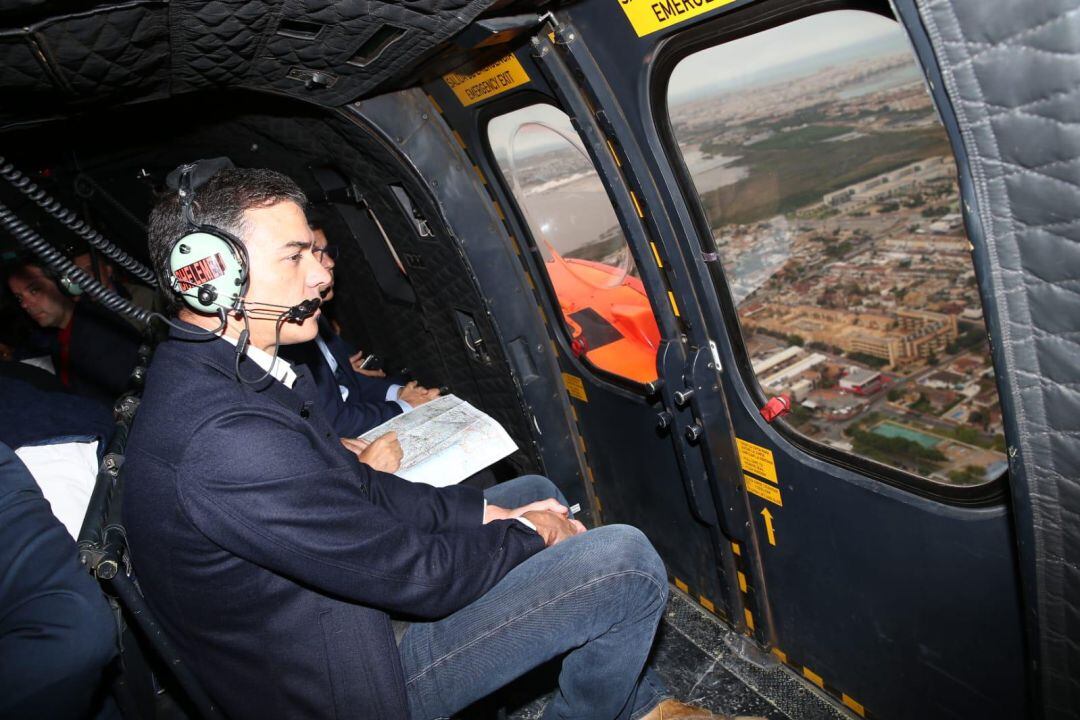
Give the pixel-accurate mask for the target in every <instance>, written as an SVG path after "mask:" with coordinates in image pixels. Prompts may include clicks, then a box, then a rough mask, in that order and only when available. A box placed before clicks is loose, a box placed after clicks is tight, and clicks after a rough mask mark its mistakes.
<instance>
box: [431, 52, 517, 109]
mask: <svg viewBox="0 0 1080 720" xmlns="http://www.w3.org/2000/svg"><path fill="white" fill-rule="evenodd" d="M443 80H444V81H445V82H446V84H447V85H449V86H450V89H451V90H453V91H454V95H456V96H457V99H458V100H460V101H461V104H462V105H464V106H465V107H468V106H469V105H472V104H474V103H478V102H480V101H481V100H487V99H488V98H493V97H495V96H496V95H499V94H501V93H504V92H506V91H507V90H510V89H512V88H516V87H518V86H519V85H524V84H525V83H527V82H529V75H528V73H526V72H525V68H523V67H521V63H520V62H518V59H517V58H516V57H514V55H513V54H510V55H507V56H506V57H503V58H500V59H498V60H496V61H495V62H493V63H491V64H490V65H488V66H487V67H482V68H480V69H479V70H477V71H476V72H472V73H469V74H468V75H460V74H458V73H447V74H446V75H443Z"/></svg>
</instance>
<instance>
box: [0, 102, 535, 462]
mask: <svg viewBox="0 0 1080 720" xmlns="http://www.w3.org/2000/svg"><path fill="white" fill-rule="evenodd" d="M190 105H191V103H190V101H189V102H188V103H187V104H186V106H185V107H179V106H178V105H176V104H173V103H163V104H157V105H150V106H144V107H141V108H137V109H135V110H129V111H127V112H124V113H116V114H111V115H108V116H101V117H95V118H86V119H83V120H81V121H80V122H78V123H68V124H65V125H63V126H49V127H46V128H43V129H41V130H38V131H35V132H34V133H33V134H28V135H25V136H21V137H20V136H12V135H10V134H9V135H7V136H5V137H4V138H3V139H2V140H0V147H3V146H5V145H6V146H7V147H11V148H15V149H16V152H18V153H19V157H18V158H16V159H17V160H19V161H20V162H22V163H24V166H25V167H40V166H43V165H46V164H47V165H48V166H49V167H50V168H51V170H50V173H51V175H50V177H52V178H53V180H54V183H53V184H54V187H52V188H50V191H51V192H53V193H54V194H55V195H56V196H57V197H63V199H64V200H65V202H70V203H71V204H72V205H71V206H72V207H75V208H78V207H80V206H81V205H83V202H82V201H80V200H78V199H77V198H76V197H75V195H74V194H73V190H72V187H71V183H70V182H69V181H68V180H69V179H70V178H71V177H73V176H74V174H75V172H76V169H79V170H82V171H84V172H86V173H87V174H88V175H89V176H91V177H93V178H94V179H95V180H97V181H98V182H99V183H100V184H102V185H105V186H106V187H107V189H108V190H109V191H110V194H112V195H114V196H116V199H117V200H119V201H120V202H121V203H124V204H126V205H127V206H128V207H129V208H130V209H131V210H132V212H134V213H135V214H136V215H137V216H138V217H145V216H146V214H147V212H148V211H149V203H150V202H151V201H152V197H151V194H150V193H149V192H148V191H147V190H146V183H144V182H140V181H136V180H134V178H135V177H136V174H137V172H138V170H139V169H140V168H144V169H146V170H147V171H148V172H149V174H150V176H151V177H152V178H154V179H156V180H157V181H159V182H160V180H161V179H162V178H163V177H164V175H165V174H166V173H167V172H168V170H169V169H171V168H173V167H175V166H176V165H178V164H180V163H181V162H184V161H189V160H192V159H196V158H203V157H213V156H217V155H227V156H229V157H230V158H231V159H232V160H233V162H234V163H236V164H237V165H238V166H244V167H270V168H274V169H277V170H280V171H282V172H284V173H286V174H288V175H290V176H291V177H293V178H294V179H296V180H297V182H298V183H300V185H301V186H302V187H303V188H304V189H305V191H307V192H308V194H309V196H310V197H312V198H313V199H316V198H319V197H320V196H321V190H320V188H319V186H318V185H317V183H316V182H315V178H314V175H313V173H312V171H311V168H313V167H324V166H330V167H334V168H336V169H337V170H338V171H339V172H341V173H342V174H343V175H345V176H347V177H348V179H349V180H350V181H351V182H352V183H354V184H355V185H356V186H357V188H358V189H359V191H360V193H361V194H362V195H363V197H364V200H365V201H366V202H367V203H369V204H370V206H371V207H372V209H373V211H374V212H375V214H376V215H377V216H378V218H379V220H380V222H381V223H382V225H383V228H384V229H385V231H386V233H387V235H388V236H389V237H390V238H391V240H392V242H393V243H394V245H395V248H396V250H397V251H398V253H399V255H400V256H401V257H402V258H403V259H405V258H408V260H406V264H407V271H408V277H409V280H410V282H411V284H412V286H413V289H414V290H415V293H416V297H417V302H416V304H415V305H414V306H412V307H408V306H403V305H401V304H399V303H395V302H392V301H391V300H390V299H388V298H387V297H385V296H384V295H383V294H382V293H381V292H380V291H379V289H378V285H377V283H376V282H375V279H374V276H373V273H372V269H371V267H370V265H368V263H367V262H366V261H365V259H364V257H363V255H362V254H361V253H360V252H359V250H358V248H357V246H356V244H355V242H353V241H352V240H351V239H350V238H346V237H344V234H345V228H344V225H343V224H339V223H337V222H332V223H331V227H330V228H329V230H330V233H331V234H332V235H333V234H337V233H341V234H342V237H337V238H333V237H332V238H331V239H332V240H336V241H337V243H338V244H339V245H340V246H341V257H340V258H339V260H338V270H337V282H336V290H335V300H334V305H336V307H335V308H334V313H333V314H334V316H335V317H336V318H337V319H338V320H339V322H340V323H341V326H342V334H343V335H344V336H345V337H346V339H349V340H351V341H353V342H354V343H356V344H357V345H359V346H360V347H362V348H363V349H364V350H365V351H373V352H375V353H377V354H378V355H380V356H381V357H383V358H385V359H386V361H387V363H388V365H389V366H390V367H391V368H400V367H408V368H409V370H411V371H412V373H413V374H414V376H415V377H416V378H417V379H418V380H419V381H420V382H421V383H423V384H425V385H428V386H434V387H440V386H444V387H447V388H448V389H449V390H450V391H451V392H453V393H455V394H456V395H458V396H460V397H462V398H464V399H465V400H468V401H469V402H471V403H473V404H474V405H476V406H477V407H480V408H481V409H483V410H484V411H486V412H488V413H489V414H491V415H492V416H493V417H495V419H497V420H498V421H499V422H500V423H502V425H503V426H504V427H505V428H506V430H507V432H508V433H509V434H510V435H511V437H513V438H514V440H515V441H516V442H517V443H518V445H519V447H521V448H522V450H520V451H518V452H517V453H515V454H514V455H513V456H511V458H509V461H508V466H507V467H504V468H502V471H503V472H502V473H500V474H503V475H509V474H510V473H523V472H537V471H541V470H542V468H541V463H540V460H539V456H538V454H537V453H536V451H535V449H534V445H533V440H532V432H531V430H530V426H529V424H528V420H527V416H526V415H525V413H524V410H523V407H524V406H523V401H522V398H521V396H520V393H519V391H518V389H517V386H516V385H515V384H514V381H513V379H512V377H511V373H510V368H509V365H508V363H507V360H506V357H505V355H504V354H503V349H502V348H501V347H499V344H498V341H497V336H496V334H495V331H494V328H493V327H492V325H491V320H490V318H489V316H488V312H487V308H486V306H485V302H484V300H483V297H482V295H481V293H480V290H479V288H478V287H477V286H476V283H475V280H474V277H473V275H472V272H471V271H470V269H469V267H468V263H467V262H466V260H465V258H464V256H463V254H462V253H461V251H460V249H459V248H458V247H457V246H456V243H455V242H454V241H453V240H452V239H451V237H452V236H451V233H450V232H449V231H448V229H447V228H446V227H445V226H444V223H443V220H442V218H441V217H440V215H439V213H438V210H437V208H436V207H435V206H434V205H433V203H432V202H431V200H430V198H429V197H428V195H427V190H426V188H425V187H424V186H423V184H422V183H421V182H420V181H418V180H417V179H416V178H415V177H414V176H413V175H412V174H411V173H410V172H409V170H408V167H407V165H406V164H405V163H403V162H402V161H401V160H400V159H399V158H397V157H396V156H395V155H394V153H393V151H392V150H391V149H389V148H387V147H385V146H384V145H382V144H381V142H380V141H379V140H378V139H377V138H375V137H374V136H372V135H371V134H369V133H368V132H367V131H366V130H365V129H364V128H362V127H359V126H358V125H357V124H356V121H354V120H350V119H347V118H345V117H343V116H341V115H338V114H336V113H324V112H322V111H320V110H317V109H313V108H310V107H308V106H305V105H301V104H297V103H293V102H286V101H280V100H277V99H274V98H262V97H259V96H254V95H252V96H247V95H243V94H240V95H237V94H232V95H230V96H228V97H225V96H214V97H205V98H202V100H201V102H199V103H197V106H198V112H195V113H193V112H192V108H191V106H190ZM192 117H194V118H196V119H197V120H196V122H191V120H190V118H192ZM181 118H184V120H181ZM0 152H2V151H0ZM9 156H10V151H9ZM392 184H396V185H399V186H401V187H403V188H404V189H405V190H406V191H407V193H408V194H409V196H410V197H411V199H412V201H413V202H414V203H415V205H416V207H417V209H418V210H419V212H420V213H421V214H422V215H423V216H424V217H425V218H426V220H427V222H428V226H429V227H430V229H431V231H432V236H431V237H426V238H421V237H419V236H418V235H417V232H416V230H415V224H414V222H413V220H412V219H411V218H408V217H406V216H405V215H404V214H403V212H402V210H401V208H400V206H399V205H398V203H397V201H396V200H394V198H393V195H392V193H391V191H390V190H389V186H390V185H392ZM65 196H66V197H65ZM92 205H93V206H94V210H93V211H96V212H95V214H99V213H100V214H102V215H103V216H107V217H110V218H113V217H115V215H116V213H115V211H114V209H113V208H111V207H110V206H109V204H107V203H104V202H101V201H100V198H99V199H98V200H95V201H94V202H93V203H92ZM108 224H110V225H112V224H113V223H112V222H109V223H108ZM122 224H123V221H119V222H117V228H118V229H119V226H120V225H122ZM128 224H129V225H130V223H128ZM128 237H131V236H130V234H129V235H128ZM128 242H129V244H130V243H134V244H135V247H132V248H131V250H132V252H133V253H134V254H136V255H139V256H145V250H144V247H138V244H139V239H138V237H137V235H136V236H135V239H133V240H129V241H128ZM456 311H462V312H465V313H468V314H469V315H470V316H471V317H472V318H473V319H474V320H475V322H476V324H477V328H478V330H479V333H480V337H481V338H483V340H484V343H483V344H484V349H485V351H486V355H487V357H486V358H485V359H483V360H478V359H475V358H473V357H471V355H470V353H469V352H468V351H467V350H466V347H465V342H464V338H463V337H462V335H461V333H460V330H459V328H458V326H457V323H456V321H455V319H454V315H455V312H456Z"/></svg>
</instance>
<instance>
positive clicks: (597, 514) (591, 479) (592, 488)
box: [425, 93, 618, 525]
mask: <svg viewBox="0 0 1080 720" xmlns="http://www.w3.org/2000/svg"><path fill="white" fill-rule="evenodd" d="M425 94H426V95H427V99H428V101H429V102H430V103H431V106H432V107H433V108H434V109H435V112H436V113H438V115H439V117H440V118H442V121H443V122H444V123H445V124H446V127H447V128H449V129H450V131H451V133H452V134H453V136H454V140H455V141H456V142H457V144H458V145H459V146H460V147H461V151H462V152H463V153H464V154H465V159H466V160H467V161H468V162H469V164H470V165H472V168H473V170H474V171H475V172H476V175H477V177H478V178H480V182H481V184H482V185H483V186H484V188H485V189H486V190H487V196H488V200H489V201H490V202H491V205H492V207H494V208H495V212H496V214H498V216H499V219H500V220H502V223H503V228H504V229H505V230H506V235H507V237H508V238H509V239H510V243H511V246H512V247H513V248H514V253H515V254H516V255H517V257H518V261H519V262H520V263H521V266H522V270H523V271H524V274H525V279H526V281H528V283H529V287H530V288H531V289H532V292H533V299H534V300H535V302H534V305H535V306H536V309H537V312H539V313H540V319H541V320H542V321H543V323H544V327H545V328H546V329H547V332H548V341H549V342H550V343H551V347H552V350H553V352H554V353H555V355H556V357H557V356H558V355H559V345H558V342H556V340H555V337H554V332H555V330H554V328H553V326H552V323H551V321H550V320H549V319H548V316H547V311H546V310H545V309H544V303H543V301H542V299H541V297H540V289H539V288H538V287H537V286H536V282H535V281H534V280H533V277H532V273H530V272H529V266H528V264H527V263H526V261H525V258H524V257H523V255H524V252H523V250H524V249H523V248H522V247H521V243H520V242H519V241H518V239H517V236H515V235H514V229H513V228H512V227H511V226H510V221H509V219H508V218H507V217H506V213H505V212H503V209H502V205H501V204H500V203H499V200H498V198H496V197H495V191H494V189H493V188H492V187H491V183H490V182H488V179H487V176H485V175H484V171H483V170H482V169H481V167H480V164H479V163H477V162H476V159H475V158H473V156H472V153H470V152H469V147H468V145H467V144H466V142H465V139H464V138H463V137H462V136H461V134H460V133H459V132H458V131H457V130H454V129H453V128H452V127H451V126H450V123H449V122H447V120H446V116H445V115H444V114H443V110H442V107H441V106H440V105H439V103H438V102H437V101H436V100H435V98H434V97H433V96H432V95H431V93H425ZM614 152H615V150H614V148H612V153H614ZM616 160H618V158H616ZM564 390H565V388H564ZM567 395H568V396H569V393H567ZM569 405H570V412H571V416H572V417H573V420H574V426H575V427H574V430H575V432H576V434H577V438H578V446H579V449H580V450H581V462H582V464H583V465H584V467H585V480H586V485H587V492H588V494H589V497H590V500H591V503H592V506H593V507H592V509H593V512H594V519H595V521H596V523H597V524H601V525H602V524H603V505H602V504H601V502H600V496H599V495H597V493H596V475H595V474H594V473H593V469H592V466H591V465H589V456H588V451H587V448H586V446H585V432H584V428H583V427H582V424H581V418H580V417H579V415H578V412H577V409H576V408H575V407H574V401H573V398H572V397H571V398H570V401H569Z"/></svg>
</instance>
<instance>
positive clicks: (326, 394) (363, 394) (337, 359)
mask: <svg viewBox="0 0 1080 720" xmlns="http://www.w3.org/2000/svg"><path fill="white" fill-rule="evenodd" d="M317 217H318V215H317V212H314V211H312V210H310V209H309V211H308V222H309V226H310V228H311V231H312V234H313V236H314V238H315V245H314V246H313V250H312V252H314V254H315V256H316V258H317V259H318V260H319V262H320V264H321V265H322V266H323V268H325V269H326V271H327V272H328V273H329V274H330V282H329V283H327V284H326V286H325V287H323V288H322V290H321V292H320V297H321V298H322V302H323V305H325V304H326V303H329V302H330V301H331V300H333V299H334V267H335V258H336V256H337V251H336V248H335V247H334V246H332V245H330V244H329V242H328V240H327V238H326V233H325V232H324V231H323V229H322V227H321V226H320V224H319V222H318V220H317V219H315V220H313V218H317ZM281 353H282V356H283V357H285V358H286V359H288V360H289V361H290V362H294V363H303V364H304V365H306V366H307V367H308V369H309V370H311V374H312V379H313V380H314V381H315V384H316V386H317V387H318V389H319V398H320V403H319V407H320V408H322V410H323V412H324V413H325V414H326V415H327V417H328V418H329V419H330V421H331V424H332V425H333V427H334V430H335V432H337V433H338V436H339V437H341V438H343V439H344V440H343V441H344V442H345V443H346V446H347V447H349V448H350V449H352V450H355V451H362V450H363V449H364V447H365V445H364V444H363V441H355V440H352V438H355V437H356V436H358V435H362V434H363V433H365V432H367V431H368V430H370V429H372V428H374V427H377V426H379V425H381V424H382V423H384V422H386V421H387V420H389V419H390V418H392V417H396V416H397V415H400V414H401V413H402V412H408V411H409V410H411V409H412V408H414V407H416V406H417V405H423V404H424V403H426V402H429V401H431V400H434V399H435V398H437V397H438V396H439V391H438V390H429V389H427V388H425V387H422V386H420V385H418V384H417V383H415V382H409V383H407V384H405V385H404V386H402V385H399V384H396V383H394V382H392V381H391V380H388V379H386V378H385V377H380V376H377V375H376V374H375V373H362V372H357V371H356V370H355V369H354V367H353V365H352V358H350V356H349V350H348V347H347V346H346V345H345V341H343V340H342V339H341V337H340V336H339V335H338V334H337V333H336V332H334V330H333V328H332V327H331V326H330V323H329V322H328V321H327V319H326V318H325V317H320V318H319V334H318V335H317V336H316V337H315V340H314V342H310V343H301V344H298V345H290V346H288V347H285V348H282V350H281Z"/></svg>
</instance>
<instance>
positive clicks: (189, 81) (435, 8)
mask: <svg viewBox="0 0 1080 720" xmlns="http://www.w3.org/2000/svg"><path fill="white" fill-rule="evenodd" d="M495 2H496V0H402V1H400V2H384V1H382V0H337V1H334V0H210V1H207V0H201V1H195V2H176V1H174V2H164V1H163V0H131V1H129V2H113V3H99V4H96V5H92V6H90V7H89V8H87V7H86V5H85V4H83V5H82V6H81V9H78V10H72V9H71V8H72V6H71V4H70V3H34V2H8V3H4V4H2V5H0V92H3V93H4V95H3V97H4V101H3V102H0V128H2V127H3V126H7V125H12V124H15V123H18V122H27V121H34V120H40V119H44V118H48V117H51V116H55V115H63V114H68V113H70V112H71V110H72V109H73V108H80V107H85V106H89V105H98V104H102V105H115V104H117V103H124V102H133V101H143V100H150V99H156V98H161V97H167V96H171V95H176V94H180V93H185V92H191V91H194V90H200V89H209V88H222V87H236V86H241V87H247V88H251V89H255V90H265V91H271V92H275V93H279V94H280V93H283V94H288V95H294V96H296V97H300V98H302V99H305V100H308V101H311V102H315V103H318V104H321V105H325V106H339V105H343V104H345V103H347V102H351V101H353V100H356V99H357V98H359V97H362V96H364V95H369V94H371V93H372V92H373V91H374V90H376V89H377V88H379V87H383V86H385V85H386V84H387V83H389V82H390V81H392V80H394V79H397V78H401V77H403V76H407V75H408V74H409V72H410V71H412V70H413V69H414V68H415V67H416V65H417V63H418V62H419V61H421V60H422V59H424V58H425V57H427V56H429V55H431V54H432V53H433V52H434V51H435V50H436V49H437V48H438V47H439V46H440V45H442V44H444V43H445V42H446V41H448V40H449V39H451V38H452V37H453V36H454V35H456V34H457V33H458V32H460V31H461V30H462V29H463V28H464V27H465V26H466V25H468V24H469V23H470V22H472V21H473V20H474V19H475V18H476V17H477V16H478V15H479V14H480V13H481V12H483V11H484V10H485V9H487V8H488V7H489V6H491V5H493V4H495Z"/></svg>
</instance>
